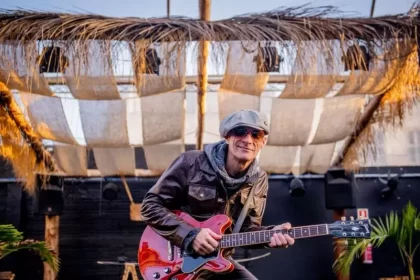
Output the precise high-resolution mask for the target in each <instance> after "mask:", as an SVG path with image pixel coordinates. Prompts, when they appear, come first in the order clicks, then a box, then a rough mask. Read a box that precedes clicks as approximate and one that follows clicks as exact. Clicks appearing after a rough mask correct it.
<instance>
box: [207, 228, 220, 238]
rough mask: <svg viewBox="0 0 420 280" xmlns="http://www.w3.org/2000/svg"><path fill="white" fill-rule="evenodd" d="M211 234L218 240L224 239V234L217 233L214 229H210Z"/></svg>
mask: <svg viewBox="0 0 420 280" xmlns="http://www.w3.org/2000/svg"><path fill="white" fill-rule="evenodd" d="M209 234H210V236H211V237H213V238H214V239H216V240H220V239H222V236H221V235H220V234H217V233H215V232H214V231H212V230H211V229H209Z"/></svg>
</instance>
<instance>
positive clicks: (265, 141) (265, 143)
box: [263, 136, 268, 147]
mask: <svg viewBox="0 0 420 280" xmlns="http://www.w3.org/2000/svg"><path fill="white" fill-rule="evenodd" d="M267 141H268V136H265V137H264V140H263V147H264V146H265V145H267Z"/></svg>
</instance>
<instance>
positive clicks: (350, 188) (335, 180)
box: [324, 169, 356, 209]
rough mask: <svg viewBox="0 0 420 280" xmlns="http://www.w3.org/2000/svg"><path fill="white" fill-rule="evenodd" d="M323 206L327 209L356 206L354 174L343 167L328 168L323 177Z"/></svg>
mask: <svg viewBox="0 0 420 280" xmlns="http://www.w3.org/2000/svg"><path fill="white" fill-rule="evenodd" d="M324 186H325V206H326V208H327V209H353V208H356V201H355V197H354V174H353V173H349V174H346V172H345V170H344V169H333V170H329V171H328V172H327V173H326V174H325V177H324Z"/></svg>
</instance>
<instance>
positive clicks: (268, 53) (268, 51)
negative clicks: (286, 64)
mask: <svg viewBox="0 0 420 280" xmlns="http://www.w3.org/2000/svg"><path fill="white" fill-rule="evenodd" d="M254 61H256V62H257V72H258V73H265V72H279V71H280V63H281V62H283V58H282V57H281V56H280V55H279V53H278V50H277V48H276V47H273V46H265V47H258V54H257V56H256V57H255V58H254Z"/></svg>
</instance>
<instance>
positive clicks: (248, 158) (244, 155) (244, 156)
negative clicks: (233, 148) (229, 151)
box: [236, 153, 255, 162]
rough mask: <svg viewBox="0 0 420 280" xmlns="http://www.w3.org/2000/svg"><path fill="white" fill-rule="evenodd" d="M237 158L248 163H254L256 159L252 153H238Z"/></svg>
mask: <svg viewBox="0 0 420 280" xmlns="http://www.w3.org/2000/svg"><path fill="white" fill-rule="evenodd" d="M236 158H237V159H238V160H239V161H244V162H247V161H252V160H253V159H254V158H255V156H254V155H253V154H251V153H249V154H248V153H238V154H237V155H236Z"/></svg>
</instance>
